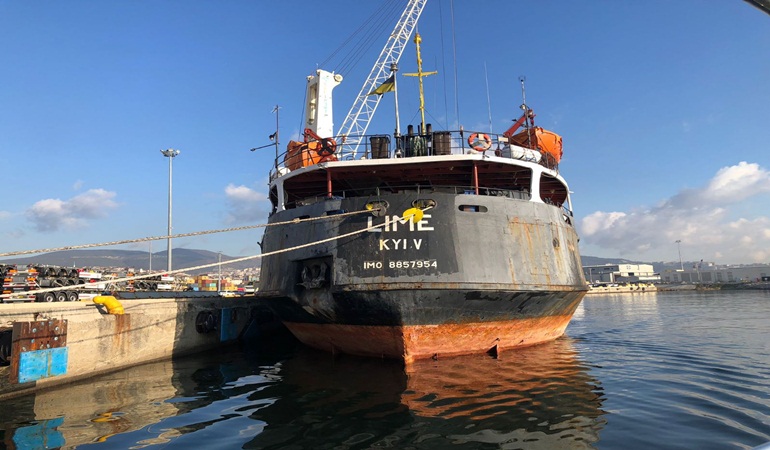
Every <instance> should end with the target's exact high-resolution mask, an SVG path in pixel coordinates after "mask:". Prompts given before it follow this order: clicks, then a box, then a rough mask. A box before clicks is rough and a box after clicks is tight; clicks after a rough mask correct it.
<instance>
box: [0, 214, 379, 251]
mask: <svg viewBox="0 0 770 450" xmlns="http://www.w3.org/2000/svg"><path fill="white" fill-rule="evenodd" d="M370 212H371V211H369V210H363V211H353V212H348V213H341V214H335V215H333V216H321V217H310V218H307V219H293V220H289V221H286V222H276V223H267V224H264V223H263V224H259V225H246V226H242V227H234V228H222V229H219V230H207V231H195V232H192V233H182V234H172V235H170V236H150V237H144V238H137V239H125V240H122V241H112V242H99V243H94V244H82V245H70V246H67V247H56V248H42V249H36V250H20V251H17V252H6V253H0V257H6V256H18V255H30V254H35V253H49V252H58V251H63V250H78V249H82V248H93V247H106V246H109V245H121V244H133V243H136V242H147V241H160V240H163V239H168V238H172V239H176V238H183V237H190V236H202V235H204V234H215V233H225V232H229V231H242V230H252V229H255V228H267V227H272V226H276V225H288V224H290V223H301V222H310V221H313V220H324V219H330V218H335V217H347V216H352V215H356V214H361V213H370Z"/></svg>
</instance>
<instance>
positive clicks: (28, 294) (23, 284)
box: [0, 264, 107, 303]
mask: <svg viewBox="0 0 770 450" xmlns="http://www.w3.org/2000/svg"><path fill="white" fill-rule="evenodd" d="M0 277H2V280H3V284H2V293H3V294H10V295H11V296H10V297H8V298H3V299H2V302H3V303H6V302H19V301H25V302H29V301H37V302H64V301H70V302H73V301H77V300H80V299H81V298H89V297H94V296H96V295H99V294H100V293H101V292H103V291H104V290H106V289H107V286H106V283H100V280H101V278H102V273H101V272H98V271H91V270H86V269H77V268H67V267H60V266H48V265H45V266H35V265H29V266H22V267H18V266H17V265H15V264H2V265H0ZM94 283H96V284H94ZM81 285H82V287H81V288H77V289H76V288H73V287H70V286H81ZM65 287H69V288H68V289H61V290H49V291H47V292H37V293H36V292H34V291H36V290H39V289H55V288H65Z"/></svg>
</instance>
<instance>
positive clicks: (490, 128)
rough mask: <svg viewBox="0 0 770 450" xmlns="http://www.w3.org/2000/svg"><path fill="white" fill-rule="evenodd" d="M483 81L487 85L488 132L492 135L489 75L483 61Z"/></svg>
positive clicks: (485, 63)
mask: <svg viewBox="0 0 770 450" xmlns="http://www.w3.org/2000/svg"><path fill="white" fill-rule="evenodd" d="M484 81H485V82H486V84H487V114H489V132H490V133H492V103H491V102H490V101H489V75H488V74H487V62H486V61H484Z"/></svg>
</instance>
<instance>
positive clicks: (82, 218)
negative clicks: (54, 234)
mask: <svg viewBox="0 0 770 450" xmlns="http://www.w3.org/2000/svg"><path fill="white" fill-rule="evenodd" d="M115 195H116V194H115V193H114V192H110V191H105V190H104V189H91V190H89V191H86V192H84V193H82V194H80V195H77V196H75V197H72V198H71V199H69V200H60V199H55V198H49V199H44V200H40V201H38V202H37V203H35V204H34V205H32V206H31V207H30V208H29V209H27V211H26V212H25V215H26V217H27V219H28V220H29V221H31V222H32V223H33V224H34V226H35V228H36V229H37V230H38V231H56V230H59V229H80V228H85V227H86V226H87V225H88V221H89V220H91V219H99V218H102V217H106V216H107V213H108V212H109V211H110V210H112V209H115V208H116V207H117V206H118V204H117V203H116V202H115V201H114V200H113V198H115Z"/></svg>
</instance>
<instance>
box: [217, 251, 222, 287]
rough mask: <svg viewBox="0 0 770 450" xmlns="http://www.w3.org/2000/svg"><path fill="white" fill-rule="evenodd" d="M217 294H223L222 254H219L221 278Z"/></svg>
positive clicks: (218, 280) (218, 281) (219, 277)
mask: <svg viewBox="0 0 770 450" xmlns="http://www.w3.org/2000/svg"><path fill="white" fill-rule="evenodd" d="M217 292H219V293H220V294H221V293H222V252H219V276H218V279H217Z"/></svg>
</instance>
